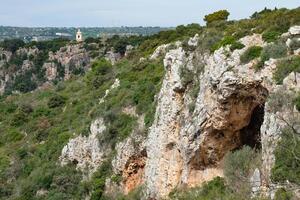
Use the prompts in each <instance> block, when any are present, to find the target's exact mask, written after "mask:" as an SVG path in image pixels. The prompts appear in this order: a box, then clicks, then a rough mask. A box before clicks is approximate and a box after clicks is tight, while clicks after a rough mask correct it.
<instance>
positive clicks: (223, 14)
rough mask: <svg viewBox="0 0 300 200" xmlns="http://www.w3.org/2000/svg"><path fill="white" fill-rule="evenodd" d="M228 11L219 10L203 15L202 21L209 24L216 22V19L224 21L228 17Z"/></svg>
mask: <svg viewBox="0 0 300 200" xmlns="http://www.w3.org/2000/svg"><path fill="white" fill-rule="evenodd" d="M229 15H230V13H229V12H228V11H227V10H219V11H217V12H214V13H211V14H208V15H205V17H204V21H205V22H206V23H207V24H210V23H212V22H217V21H225V20H227V19H228V16H229Z"/></svg>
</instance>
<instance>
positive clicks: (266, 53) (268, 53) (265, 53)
mask: <svg viewBox="0 0 300 200" xmlns="http://www.w3.org/2000/svg"><path fill="white" fill-rule="evenodd" d="M286 54H287V48H286V45H285V44H284V43H275V44H269V45H267V46H265V47H264V48H263V50H262V53H261V60H263V61H267V60H269V59H270V58H274V59H276V58H282V57H284V56H286Z"/></svg>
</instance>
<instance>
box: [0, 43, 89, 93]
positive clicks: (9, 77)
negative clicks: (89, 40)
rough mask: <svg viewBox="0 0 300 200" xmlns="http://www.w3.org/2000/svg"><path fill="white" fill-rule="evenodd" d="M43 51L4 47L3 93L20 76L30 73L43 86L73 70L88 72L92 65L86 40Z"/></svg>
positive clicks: (0, 83)
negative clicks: (13, 51) (10, 49)
mask: <svg viewBox="0 0 300 200" xmlns="http://www.w3.org/2000/svg"><path fill="white" fill-rule="evenodd" d="M43 54H44V52H42V50H39V49H38V48H20V49H18V50H17V51H16V52H15V53H12V52H9V51H5V50H3V49H0V94H2V93H4V92H5V90H6V87H7V86H9V87H11V86H12V85H13V84H14V80H15V78H16V77H17V76H21V75H25V74H26V73H30V74H31V75H32V77H30V79H31V81H32V82H34V85H37V86H38V88H41V87H46V86H47V85H51V83H52V82H53V81H55V80H68V79H69V78H70V77H71V75H72V74H80V73H84V72H85V71H87V70H88V69H89V67H90V62H91V59H90V57H89V54H88V52H87V51H86V50H85V49H84V48H83V44H75V45H73V44H69V45H66V46H65V47H62V48H60V50H59V51H56V52H51V51H50V52H49V53H48V55H43ZM41 61H42V63H40V62H41ZM41 66H42V67H41ZM23 79H24V77H23ZM26 81H29V80H26ZM10 92H11V91H10Z"/></svg>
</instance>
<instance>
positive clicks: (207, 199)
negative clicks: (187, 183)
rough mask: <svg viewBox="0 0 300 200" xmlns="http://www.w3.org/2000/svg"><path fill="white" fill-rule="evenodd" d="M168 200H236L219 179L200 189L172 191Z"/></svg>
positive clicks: (222, 180)
mask: <svg viewBox="0 0 300 200" xmlns="http://www.w3.org/2000/svg"><path fill="white" fill-rule="evenodd" d="M169 197H170V199H174V200H187V199H189V200H200V199H201V200H211V199H222V200H238V199H239V198H237V197H235V195H234V194H233V193H232V191H231V190H230V189H229V188H227V186H226V185H225V180H224V179H223V178H220V177H216V178H214V179H213V180H212V181H209V182H207V183H205V184H204V185H203V186H202V187H196V188H191V189H187V190H186V189H181V190H178V189H177V190H174V191H172V192H171V193H170V194H169Z"/></svg>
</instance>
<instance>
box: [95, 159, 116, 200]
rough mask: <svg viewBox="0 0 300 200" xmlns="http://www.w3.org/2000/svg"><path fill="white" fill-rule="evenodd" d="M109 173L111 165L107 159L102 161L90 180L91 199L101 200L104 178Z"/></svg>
mask: <svg viewBox="0 0 300 200" xmlns="http://www.w3.org/2000/svg"><path fill="white" fill-rule="evenodd" d="M110 174H111V166H110V163H109V161H106V162H104V163H103V164H102V165H101V167H100V168H99V169H98V171H96V172H95V173H94V174H93V176H92V180H91V184H92V193H91V200H101V199H103V196H104V189H105V180H106V178H107V177H108V176H109V175H110Z"/></svg>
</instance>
